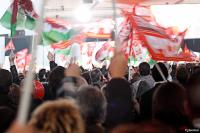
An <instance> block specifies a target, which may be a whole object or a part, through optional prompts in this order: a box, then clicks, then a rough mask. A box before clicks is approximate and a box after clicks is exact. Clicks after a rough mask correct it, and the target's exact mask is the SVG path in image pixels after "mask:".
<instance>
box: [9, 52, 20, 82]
mask: <svg viewBox="0 0 200 133" xmlns="http://www.w3.org/2000/svg"><path fill="white" fill-rule="evenodd" d="M15 58H16V57H15V54H14V53H13V51H11V53H10V56H9V61H10V71H11V74H12V80H13V83H15V84H17V85H19V84H20V80H19V75H18V72H17V68H16V66H15Z"/></svg>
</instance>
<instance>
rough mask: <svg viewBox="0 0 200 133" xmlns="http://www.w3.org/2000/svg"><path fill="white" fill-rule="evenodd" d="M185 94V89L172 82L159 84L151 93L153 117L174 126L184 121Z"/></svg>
mask: <svg viewBox="0 0 200 133" xmlns="http://www.w3.org/2000/svg"><path fill="white" fill-rule="evenodd" d="M186 103H187V96H186V92H185V89H184V88H183V87H182V86H181V85H179V84H177V83H174V82H167V83H164V84H162V85H161V86H159V87H158V88H157V89H156V91H155V92H154V95H153V101H152V115H153V118H155V119H157V120H160V121H162V122H164V123H167V124H169V125H172V126H174V127H178V126H180V123H184V122H185V118H186V116H187V115H188V112H187V111H188V108H187V106H186V105H187V104H186Z"/></svg>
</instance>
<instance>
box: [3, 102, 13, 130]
mask: <svg viewBox="0 0 200 133" xmlns="http://www.w3.org/2000/svg"><path fill="white" fill-rule="evenodd" d="M0 118H1V119H0V132H1V133H4V132H6V130H7V129H8V128H9V127H10V125H11V124H12V123H13V121H14V119H15V111H14V110H13V109H11V108H9V107H3V106H1V107H0Z"/></svg>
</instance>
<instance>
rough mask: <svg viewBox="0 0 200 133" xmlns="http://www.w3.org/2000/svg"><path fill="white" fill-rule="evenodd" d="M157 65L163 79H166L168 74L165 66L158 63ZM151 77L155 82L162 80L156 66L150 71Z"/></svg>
mask: <svg viewBox="0 0 200 133" xmlns="http://www.w3.org/2000/svg"><path fill="white" fill-rule="evenodd" d="M157 65H158V66H159V67H160V70H161V71H162V73H163V75H164V77H165V79H167V78H168V76H169V74H168V70H167V67H166V66H165V64H163V63H161V62H159V63H157ZM152 76H153V78H154V80H155V81H156V82H159V81H163V78H162V76H161V74H160V72H159V71H158V69H157V67H156V65H154V67H153V69H152Z"/></svg>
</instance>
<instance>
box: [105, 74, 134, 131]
mask: <svg viewBox="0 0 200 133" xmlns="http://www.w3.org/2000/svg"><path fill="white" fill-rule="evenodd" d="M104 92H105V96H106V100H107V103H108V105H107V115H106V121H105V126H106V127H107V128H113V127H115V126H116V125H119V124H122V123H129V122H131V121H132V117H131V116H132V115H131V114H132V109H133V104H132V90H131V88H130V84H129V83H128V81H126V80H123V79H117V78H116V79H112V80H111V81H110V82H109V83H108V84H107V86H106V87H105V91H104ZM119 114H120V115H119Z"/></svg>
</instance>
